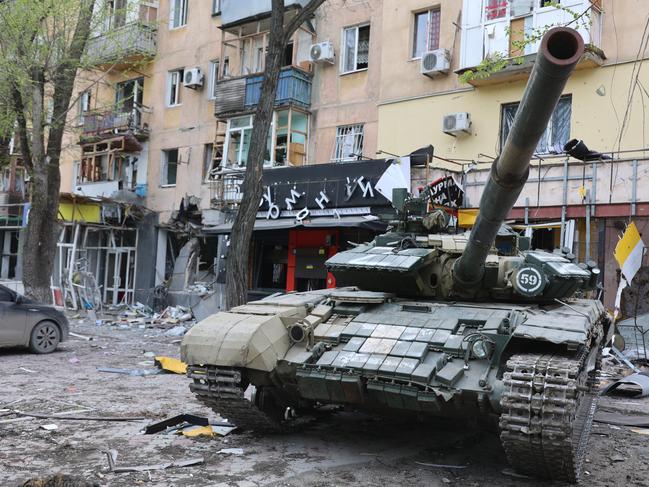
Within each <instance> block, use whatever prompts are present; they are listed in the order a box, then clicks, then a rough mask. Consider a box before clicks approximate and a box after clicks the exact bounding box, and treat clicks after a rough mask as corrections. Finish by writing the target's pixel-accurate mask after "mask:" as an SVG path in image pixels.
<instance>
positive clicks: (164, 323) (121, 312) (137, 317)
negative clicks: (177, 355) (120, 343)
mask: <svg viewBox="0 0 649 487" xmlns="http://www.w3.org/2000/svg"><path fill="white" fill-rule="evenodd" d="M106 314H107V315H108V316H110V317H112V319H108V318H106V317H104V318H103V319H99V320H97V321H96V324H97V325H98V326H103V325H105V324H106V325H111V326H116V327H117V328H118V329H120V330H127V329H129V328H132V327H137V328H163V329H165V328H175V327H177V326H178V325H181V323H182V328H183V330H184V331H186V330H187V328H191V326H193V325H194V324H195V323H196V320H195V319H194V315H193V313H192V310H191V309H190V308H186V307H184V306H167V307H166V308H165V309H164V310H163V311H162V312H160V313H155V312H154V311H153V310H152V309H151V308H150V307H148V306H145V305H144V304H142V303H139V302H138V303H135V304H134V305H130V306H129V305H120V306H113V307H111V308H109V309H108V310H106ZM184 331H183V334H184ZM178 336H180V335H178Z"/></svg>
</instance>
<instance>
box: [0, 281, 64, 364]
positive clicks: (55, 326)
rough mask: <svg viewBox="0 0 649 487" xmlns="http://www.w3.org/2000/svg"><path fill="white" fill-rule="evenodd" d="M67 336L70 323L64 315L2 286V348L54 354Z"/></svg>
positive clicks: (0, 341) (0, 292)
mask: <svg viewBox="0 0 649 487" xmlns="http://www.w3.org/2000/svg"><path fill="white" fill-rule="evenodd" d="M68 334H69V324H68V319H67V318H66V317H65V315H64V314H63V313H62V312H61V311H59V310H57V309H56V308H54V307H53V306H50V305H48V304H41V303H37V302H36V301H33V300H31V299H28V298H26V297H25V296H23V295H21V294H18V293H17V292H15V291H12V290H11V289H9V288H8V287H5V286H2V285H0V346H2V347H15V346H25V347H29V348H30V349H31V351H32V352H34V353H51V352H53V351H54V350H56V347H57V346H58V344H59V342H62V341H63V340H67V339H68Z"/></svg>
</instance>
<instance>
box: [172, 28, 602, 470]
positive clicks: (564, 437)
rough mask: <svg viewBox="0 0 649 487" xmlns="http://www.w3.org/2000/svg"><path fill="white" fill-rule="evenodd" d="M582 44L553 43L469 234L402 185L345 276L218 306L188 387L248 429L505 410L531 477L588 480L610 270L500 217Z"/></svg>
mask: <svg viewBox="0 0 649 487" xmlns="http://www.w3.org/2000/svg"><path fill="white" fill-rule="evenodd" d="M583 49H584V45H583V40H582V39H581V37H580V36H579V34H578V33H577V32H576V31H574V30H571V29H568V28H554V29H551V30H550V31H548V32H547V33H546V35H545V36H544V37H543V39H542V41H541V46H540V49H539V53H538V55H537V59H536V63H535V65H534V68H533V70H532V73H531V76H530V79H529V82H528V84H527V88H526V91H525V94H524V96H523V100H522V102H521V104H520V107H519V110H518V113H517V114H516V118H515V121H514V123H513V126H512V129H511V131H510V133H509V136H508V138H507V141H506V143H505V145H504V147H503V150H502V152H501V154H500V156H499V157H498V159H497V160H496V161H495V162H494V163H493V166H492V169H491V172H490V176H489V180H488V182H487V184H486V187H485V189H484V192H483V195H482V198H481V201H480V211H479V216H478V218H477V220H476V223H475V225H474V227H473V229H472V230H471V231H470V233H457V232H456V231H455V229H453V228H449V225H448V223H449V218H448V216H447V214H446V213H445V212H444V211H441V210H435V211H430V212H429V211H428V200H427V195H426V194H425V193H424V194H422V195H420V196H419V197H411V196H408V195H406V194H403V193H397V194H395V195H394V198H393V200H394V201H395V202H397V203H395V207H396V208H397V210H398V215H399V216H398V218H397V219H396V220H395V221H393V222H392V226H391V227H390V228H391V230H390V231H389V232H388V233H386V234H384V235H380V236H378V237H377V238H376V239H375V240H374V241H373V242H370V243H367V244H361V245H358V246H356V247H354V248H351V249H349V250H346V251H343V252H340V253H338V254H336V255H334V256H333V257H331V258H330V259H329V260H328V261H327V264H326V265H327V268H328V270H329V271H330V272H332V273H333V274H334V276H335V278H336V282H337V285H338V286H339V287H337V288H335V289H325V290H319V291H312V292H301V293H287V294H278V295H273V296H270V297H268V298H265V299H262V300H260V301H254V302H250V303H248V304H246V305H244V306H239V307H236V308H233V309H231V310H230V311H228V312H220V313H217V314H215V315H212V316H210V317H208V318H206V319H205V320H203V321H201V322H200V323H198V324H197V325H195V326H194V327H193V328H192V329H191V330H190V331H189V332H188V333H187V334H186V335H185V337H184V339H183V341H182V345H181V355H182V359H183V360H184V361H185V362H186V363H187V364H188V376H189V378H190V379H191V380H192V382H191V384H190V388H191V390H192V391H193V392H194V394H195V395H196V396H197V397H198V399H199V400H201V401H202V402H203V403H205V404H207V405H208V406H210V407H212V408H213V409H214V411H216V412H217V413H219V414H220V415H221V416H222V417H225V418H227V419H228V420H230V421H232V422H233V423H235V424H236V425H237V426H239V427H241V428H248V429H254V430H260V431H267V432H268V431H280V430H282V429H283V428H286V427H288V426H290V425H291V423H292V421H293V420H294V418H295V417H296V416H299V415H300V414H302V413H304V412H308V411H309V410H311V409H313V408H317V407H320V406H322V405H328V404H339V405H344V406H346V407H349V408H357V409H363V410H370V411H375V412H379V413H384V414H391V413H398V414H400V415H404V414H412V416H413V417H418V418H424V419H425V418H427V417H450V418H460V419H461V418H467V419H476V418H483V419H485V420H489V419H495V420H496V421H494V423H497V424H498V428H499V435H500V439H501V442H502V445H503V448H504V450H505V452H506V454H507V458H508V460H509V462H510V463H511V465H512V466H513V467H514V468H515V469H516V470H518V471H519V472H521V473H524V474H528V475H533V476H537V477H542V478H548V479H556V480H564V481H569V482H576V481H577V480H578V479H579V475H580V472H581V465H582V462H583V457H584V451H585V448H586V445H587V441H588V436H589V430H590V426H591V424H592V420H593V415H594V411H595V404H596V403H595V394H594V390H593V388H594V379H595V373H596V371H597V368H598V364H599V357H600V351H601V347H602V343H603V342H604V341H605V340H606V337H607V335H608V334H609V333H610V332H611V328H612V327H611V324H610V320H609V318H608V316H607V314H606V312H605V310H604V308H603V306H602V304H601V303H600V302H599V301H598V300H596V299H592V298H589V296H592V295H593V294H594V290H595V289H596V288H597V284H598V283H597V278H598V274H599V271H598V269H597V268H596V265H595V264H594V263H592V262H589V263H582V264H578V263H576V262H575V257H574V255H571V254H570V253H569V252H567V251H562V250H561V249H559V250H557V251H555V252H553V253H549V252H544V251H539V250H532V249H531V248H530V241H529V239H527V238H525V237H522V236H520V235H519V234H518V233H516V232H514V231H513V230H511V229H510V228H508V227H507V226H505V225H503V222H504V220H505V218H506V216H507V214H508V213H509V211H510V210H511V208H512V207H513V205H514V203H515V201H516V199H517V198H518V196H519V194H520V192H521V190H522V188H523V185H524V184H525V181H526V180H527V176H528V171H529V161H530V159H531V157H532V155H533V153H534V150H535V147H536V146H537V143H538V141H539V139H540V137H541V135H542V134H543V131H544V130H545V128H546V126H547V124H548V120H549V119H550V116H551V114H552V111H553V109H554V107H555V106H556V103H557V101H558V99H559V97H560V95H561V92H562V90H563V88H564V86H565V83H566V81H567V79H568V77H569V76H570V74H571V72H572V71H573V69H574V67H575V65H576V63H577V61H578V60H579V59H580V57H581V55H582V54H583Z"/></svg>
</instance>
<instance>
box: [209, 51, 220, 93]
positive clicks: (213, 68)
mask: <svg viewBox="0 0 649 487" xmlns="http://www.w3.org/2000/svg"><path fill="white" fill-rule="evenodd" d="M218 80H219V60H218V59H214V60H213V61H210V74H209V86H208V90H207V96H208V97H209V99H210V100H213V99H214V98H216V86H217V85H216V83H217V81H218Z"/></svg>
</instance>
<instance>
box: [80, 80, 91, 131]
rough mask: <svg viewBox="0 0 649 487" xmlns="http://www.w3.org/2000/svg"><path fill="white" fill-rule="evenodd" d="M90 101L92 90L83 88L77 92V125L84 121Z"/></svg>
mask: <svg viewBox="0 0 649 487" xmlns="http://www.w3.org/2000/svg"><path fill="white" fill-rule="evenodd" d="M91 103H92V91H91V90H90V88H88V89H86V90H83V91H82V92H80V93H79V111H78V113H77V120H78V122H79V125H83V124H84V123H85V119H84V116H85V114H86V113H88V112H89V111H90V104H91Z"/></svg>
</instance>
